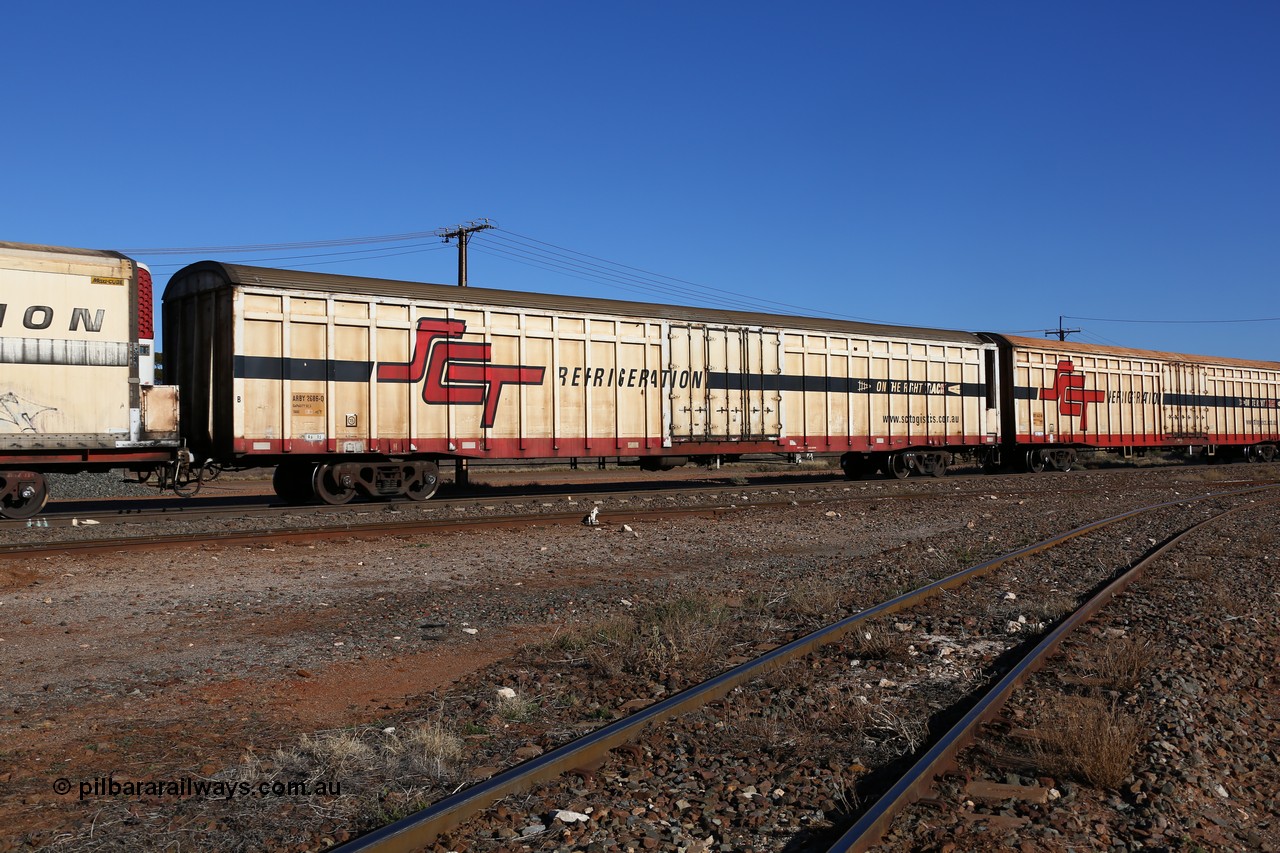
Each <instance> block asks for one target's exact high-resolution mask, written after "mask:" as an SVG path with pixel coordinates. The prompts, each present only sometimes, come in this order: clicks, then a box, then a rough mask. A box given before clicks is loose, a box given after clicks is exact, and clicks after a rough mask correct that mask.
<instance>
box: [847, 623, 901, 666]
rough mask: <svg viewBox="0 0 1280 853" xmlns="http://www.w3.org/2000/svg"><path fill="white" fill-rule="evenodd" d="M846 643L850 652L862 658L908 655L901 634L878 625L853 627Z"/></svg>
mask: <svg viewBox="0 0 1280 853" xmlns="http://www.w3.org/2000/svg"><path fill="white" fill-rule="evenodd" d="M847 645H848V646H849V652H850V654H852V655H853V656H854V657H856V658H862V659H863V660H906V659H907V658H909V657H910V654H909V653H908V650H907V645H908V644H907V642H906V641H905V640H904V639H903V638H902V635H901V634H899V633H898V632H897V631H891V630H889V629H888V628H884V627H882V626H880V625H865V626H860V627H857V628H854V629H853V632H852V633H851V634H850V635H849V639H848V641H847Z"/></svg>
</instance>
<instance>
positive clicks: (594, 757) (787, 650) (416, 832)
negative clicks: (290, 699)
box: [338, 485, 1277, 853]
mask: <svg viewBox="0 0 1280 853" xmlns="http://www.w3.org/2000/svg"><path fill="white" fill-rule="evenodd" d="M1272 488H1277V487H1276V486H1274V485H1272V486H1261V487H1253V488H1247V489H1237V490H1233V491H1229V492H1218V493H1209V494H1204V495H1199V496H1194V497H1188V498H1181V499H1179V500H1176V501H1165V502H1163V503H1159V504H1152V505H1151V506H1146V507H1139V508H1137V509H1132V510H1128V511H1126V512H1123V513H1120V514H1118V515H1114V516H1110V517H1108V518H1104V519H1101V520H1099V521H1094V522H1090V523H1088V524H1085V525H1082V526H1080V527H1076V528H1074V529H1072V530H1070V531H1068V532H1066V533H1064V534H1061V535H1059V536H1055V537H1052V538H1049V539H1045V540H1043V541H1041V542H1037V543H1035V544H1033V545H1028V546H1026V547H1024V548H1019V549H1017V550H1015V551H1011V552H1009V553H1008V554H1004V555H1002V556H1000V557H996V558H994V559H991V560H987V561H985V562H983V563H979V564H977V565H975V566H971V567H969V568H967V569H963V570H961V571H959V572H956V573H954V574H951V575H948V576H947V577H945V578H942V579H940V580H936V581H934V582H932V583H929V584H927V585H925V586H923V587H920V588H919V589H916V590H913V591H911V592H907V593H903V594H902V595H899V596H897V597H895V598H892V599H889V600H888V601H885V602H882V603H881V604H877V605H875V606H873V607H870V608H867V609H866V610H862V611H860V612H858V613H855V614H853V615H852V616H848V617H846V618H844V619H842V620H840V621H839V622H835V623H833V624H831V625H828V626H827V627H825V628H821V629H819V630H817V631H815V632H813V633H811V634H808V635H806V636H804V637H801V638H799V639H796V640H793V641H791V642H789V643H786V644H785V645H782V646H779V647H778V648H776V649H773V650H771V651H769V652H766V653H765V654H763V655H761V656H760V657H758V658H756V659H755V660H752V661H748V662H746V663H743V664H740V665H738V666H736V667H734V668H733V669H730V670H728V671H726V672H724V673H721V674H720V675H718V676H716V677H714V678H711V679H709V680H708V681H704V682H703V683H701V684H698V685H695V686H693V687H690V688H688V689H687V690H684V691H682V692H680V693H677V694H675V695H674V696H671V697H669V698H667V699H663V700H661V701H659V702H656V703H654V704H653V705H650V706H648V707H647V708H643V709H641V710H638V711H636V712H635V713H633V714H631V715H630V716H628V717H626V718H624V719H622V720H618V721H616V722H613V723H610V724H608V725H606V726H603V727H601V728H599V729H597V730H595V731H594V732H591V733H589V734H587V735H585V736H584V737H581V738H578V739H577V740H574V741H572V742H570V743H567V744H564V745H563V746H560V747H558V748H556V749H554V750H552V751H550V752H547V753H544V754H543V755H540V756H538V757H536V758H532V759H530V760H528V761H525V762H523V763H521V764H518V765H515V766H514V767H510V768H508V769H507V770H504V771H502V772H500V773H498V774H496V775H494V776H491V777H489V778H488V779H486V780H484V781H482V782H478V783H476V784H475V785H473V786H471V787H470V788H468V789H466V790H465V791H460V792H458V793H456V794H452V795H450V796H448V797H445V798H443V799H441V800H439V801H438V802H436V803H434V804H432V805H430V806H428V807H427V808H425V809H423V810H421V811H419V812H417V813H415V814H412V815H408V816H406V817H404V818H401V819H400V820H398V821H396V822H394V823H391V824H388V825H386V826H383V827H381V828H379V829H376V830H374V831H372V832H370V833H368V834H366V835H363V836H361V837H360V838H357V839H355V840H354V841H351V842H348V843H346V844H344V845H342V846H341V847H339V848H338V850H339V851H340V853H365V852H366V851H375V853H399V851H414V850H419V849H422V848H424V847H426V846H427V845H428V844H430V843H432V842H433V841H434V840H435V839H436V838H437V837H439V836H440V835H441V834H443V833H445V832H447V831H449V830H450V829H453V828H454V827H456V826H458V825H460V824H461V823H462V822H463V821H464V820H466V819H468V818H470V817H472V816H473V815H475V814H477V813H479V812H480V811H481V810H482V809H484V808H485V807H487V806H489V805H491V804H493V803H495V802H497V801H498V800H500V799H502V798H504V797H507V796H510V795H512V794H516V793H519V792H520V791H523V790H526V789H528V788H529V787H530V786H532V785H533V784H535V783H537V782H541V781H543V780H546V779H553V778H555V777H557V776H559V775H561V774H563V773H565V772H568V771H571V770H574V769H577V768H583V767H590V766H593V765H595V764H596V763H597V762H599V761H600V760H602V759H603V758H604V756H605V755H606V754H607V753H608V752H609V751H610V750H613V749H616V748H617V747H619V746H622V745H623V744H625V743H627V742H628V741H630V740H632V739H634V737H635V736H636V734H638V733H639V731H640V730H641V729H642V728H643V727H644V726H646V725H648V724H650V723H655V722H661V721H663V720H667V719H670V718H672V717H676V716H679V715H681V714H684V713H688V712H689V711H693V710H696V709H697V708H700V707H703V706H705V705H707V704H709V703H711V702H714V701H716V700H717V699H720V698H722V697H723V696H725V695H726V694H727V693H728V692H729V691H730V690H732V689H734V688H735V687H738V686H740V685H742V684H745V683H746V682H748V681H750V680H752V679H754V678H757V677H759V676H760V675H762V674H764V673H766V672H768V671H769V670H771V669H774V668H776V667H779V666H781V665H783V664H785V663H787V662H788V661H791V660H793V659H796V658H799V657H802V656H803V655H806V654H808V653H809V652H811V651H813V650H814V649H816V648H818V647H820V646H824V645H827V644H828V643H832V642H835V641H836V640H839V639H840V638H841V637H843V636H844V635H845V634H847V633H849V632H850V631H851V630H853V629H854V628H855V627H856V626H857V625H858V624H859V623H861V622H864V621H866V620H868V619H872V618H875V617H877V616H883V615H886V614H890V613H894V612H897V611H899V610H902V609H904V608H907V607H911V606H914V605H916V604H919V603H920V602H922V601H925V600H927V599H929V598H932V597H933V596H935V595H938V594H939V593H941V592H943V591H944V590H948V589H951V588H953V587H956V586H960V585H962V584H964V583H967V582H968V581H970V580H972V579H974V578H977V577H981V576H983V575H986V574H988V573H990V572H992V571H994V570H995V569H996V568H998V567H999V566H1001V565H1003V564H1005V563H1007V562H1010V561H1012V560H1016V559H1018V558H1020V557H1026V556H1030V555H1033V554H1037V553H1040V552H1041V551H1045V550H1048V549H1049V548H1053V547H1055V546H1057V545H1061V544H1063V543H1065V542H1068V541H1071V540H1073V539H1075V538H1077V537H1079V536H1083V535H1085V534H1086V533H1091V532H1093V531H1095V530H1099V529H1102V528H1104V527H1108V526H1110V525H1112V524H1116V523H1118V522H1121V521H1125V520H1126V519H1129V518H1133V517H1134V516H1137V515H1141V514H1143V513H1147V512H1154V511H1155V510H1158V509H1164V508H1167V507H1171V506H1178V505H1180V504H1185V503H1193V502H1196V501H1202V500H1210V499H1213V498H1221V497H1232V496H1236V495H1242V494H1250V493H1253V492H1259V491H1263V490H1266V489H1272Z"/></svg>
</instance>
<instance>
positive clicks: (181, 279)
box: [164, 261, 983, 346]
mask: <svg viewBox="0 0 1280 853" xmlns="http://www.w3.org/2000/svg"><path fill="white" fill-rule="evenodd" d="M202 272H213V273H215V274H216V275H217V276H218V277H219V278H221V279H222V281H219V280H217V279H214V278H210V277H209V276H207V275H200V273H202ZM223 282H227V283H230V284H237V285H245V286H255V285H256V286H264V287H273V288H277V287H278V288H282V289H287V290H305V291H311V292H316V293H332V294H355V295H360V296H374V297H386V298H390V299H409V300H420V301H437V302H452V303H457V302H473V303H476V304H478V305H489V306H500V307H504V308H527V309H533V310H537V311H546V312H570V313H579V314H606V315H618V316H624V317H644V318H658V319H664V320H678V321H687V322H694V323H713V324H714V323H724V324H727V325H743V326H769V327H780V328H783V329H804V330H808V331H818V332H836V333H851V334H866V335H875V336H878V337H901V338H911V339H914V340H926V341H941V342H945V343H954V344H963V345H968V346H973V345H981V344H982V343H983V340H982V338H980V337H978V336H977V335H975V334H973V333H971V332H960V331H951V330H948V329H924V328H916V327H914V326H892V325H881V324H877V323H858V322H853V321H848V320H831V319H824V318H819V317H796V316H791V315H786V314H763V313H755V312H750V311H722V310H717V309H714V308H706V307H696V306H682V305H663V304H657V303H649V302H628V301H623V300H615V299H599V298H595V297H585V296H557V295H553V294H546V293H534V292H531V291H523V290H495V289H492V288H486V287H466V288H459V287H457V286H455V285H450V284H422V283H418V282H411V281H396V280H392V279H381V278H362V277H359V276H347V275H333V274H331V273H317V272H306V271H302V270H280V269H270V268H267V267H251V266H243V265H241V264H228V263H222V262H221V261H200V262H199V263H195V264H192V265H191V266H188V267H184V268H183V269H181V270H179V271H178V272H176V273H174V274H173V277H172V278H171V279H170V280H169V285H168V287H167V288H166V289H165V294H164V298H165V299H166V300H168V299H169V298H171V297H172V298H175V299H178V298H182V297H183V296H186V295H187V294H190V293H194V292H198V291H202V290H212V289H218V288H220V287H224V286H226V285H225V284H224V283H223Z"/></svg>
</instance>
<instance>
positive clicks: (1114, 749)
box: [1033, 696, 1143, 788]
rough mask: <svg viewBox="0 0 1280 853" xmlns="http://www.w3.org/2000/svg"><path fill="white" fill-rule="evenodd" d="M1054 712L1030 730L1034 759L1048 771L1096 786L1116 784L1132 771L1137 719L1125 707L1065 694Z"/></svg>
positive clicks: (1139, 726)
mask: <svg viewBox="0 0 1280 853" xmlns="http://www.w3.org/2000/svg"><path fill="white" fill-rule="evenodd" d="M1058 710H1059V713H1058V714H1057V715H1055V716H1053V718H1051V719H1046V720H1045V721H1044V722H1043V723H1042V724H1041V725H1040V726H1039V727H1037V728H1036V729H1034V730H1033V733H1034V736H1035V738H1036V745H1035V747H1034V749H1035V753H1036V758H1037V763H1039V764H1040V765H1041V767H1042V769H1043V770H1044V772H1045V773H1046V774H1048V775H1050V776H1059V777H1062V776H1068V777H1071V778H1073V779H1075V780H1077V781H1079V782H1084V783H1087V784H1090V785H1093V786H1095V787H1098V788H1117V787H1119V786H1120V783H1122V782H1123V781H1124V780H1125V779H1126V778H1127V777H1128V776H1129V775H1130V773H1131V772H1132V770H1133V755H1134V753H1136V752H1137V751H1138V747H1139V746H1141V745H1142V740H1143V731H1142V724H1141V722H1140V721H1139V720H1138V718H1137V716H1136V715H1135V714H1134V713H1133V712H1132V711H1131V710H1128V709H1126V708H1125V707H1124V706H1120V705H1117V704H1115V703H1111V702H1108V701H1106V700H1103V699H1100V698H1096V697H1089V696H1068V697H1064V698H1063V700H1062V705H1061V706H1060V707H1059V709H1058Z"/></svg>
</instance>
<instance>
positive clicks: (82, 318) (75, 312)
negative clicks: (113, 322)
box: [0, 302, 107, 332]
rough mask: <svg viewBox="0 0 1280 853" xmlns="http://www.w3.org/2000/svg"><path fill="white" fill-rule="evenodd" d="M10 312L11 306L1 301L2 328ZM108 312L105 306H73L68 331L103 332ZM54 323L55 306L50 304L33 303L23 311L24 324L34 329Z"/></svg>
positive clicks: (0, 326)
mask: <svg viewBox="0 0 1280 853" xmlns="http://www.w3.org/2000/svg"><path fill="white" fill-rule="evenodd" d="M8 314H9V306H8V304H6V303H4V302H0V328H3V327H4V324H5V318H6V317H7V316H8ZM106 316H107V312H106V310H105V309H103V308H72V309H71V323H70V325H69V326H67V329H68V331H72V332H75V331H85V332H101V331H102V321H103V320H104V319H106ZM52 325H53V308H52V307H51V306H49V305H32V306H30V307H28V308H27V309H26V310H25V311H23V312H22V326H23V328H26V329H31V330H33V331H37V332H38V331H42V330H44V329H47V328H49V327H50V326H52Z"/></svg>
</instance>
